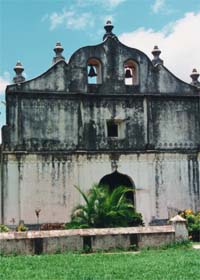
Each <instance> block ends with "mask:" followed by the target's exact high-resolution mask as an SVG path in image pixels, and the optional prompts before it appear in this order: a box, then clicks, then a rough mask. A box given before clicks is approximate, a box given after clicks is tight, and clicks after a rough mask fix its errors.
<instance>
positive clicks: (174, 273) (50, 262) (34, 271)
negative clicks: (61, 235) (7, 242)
mask: <svg viewBox="0 0 200 280" xmlns="http://www.w3.org/2000/svg"><path fill="white" fill-rule="evenodd" d="M0 279H1V280H4V279H5V280H9V279H15V280H18V279H20V280H23V279H26V280H28V279H31V280H36V279H37V280H38V279H40V280H43V279H48V280H54V279H55V280H60V279H62V280H63V279H67V280H74V279H77V280H97V279H98V280H100V279H101V280H104V279H106V280H108V279H110V280H111V279H112V280H117V279H119V280H123V279H126V280H128V279H134V280H140V279H141V280H146V279H148V280H158V279H162V280H168V279H170V280H194V279H195V280H197V279H198V280H199V279H200V250H194V249H191V248H188V247H182V248H167V249H165V250H144V251H141V252H140V253H138V254H134V253H128V254H126V253H116V254H103V253H101V254H100V253H99V254H88V255H83V254H72V253H68V254H56V255H41V256H9V257H4V256H1V257H0Z"/></svg>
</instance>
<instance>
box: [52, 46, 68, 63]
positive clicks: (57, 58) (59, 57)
mask: <svg viewBox="0 0 200 280" xmlns="http://www.w3.org/2000/svg"><path fill="white" fill-rule="evenodd" d="M53 50H54V52H55V54H56V56H55V57H54V58H53V64H55V63H57V62H58V61H60V60H65V58H64V56H62V52H63V51H64V49H63V47H62V45H61V43H60V42H57V43H56V46H55V48H54V49H53Z"/></svg>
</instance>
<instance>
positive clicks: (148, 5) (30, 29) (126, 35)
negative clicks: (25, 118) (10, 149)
mask: <svg viewBox="0 0 200 280" xmlns="http://www.w3.org/2000/svg"><path fill="white" fill-rule="evenodd" d="M108 19H110V20H112V22H113V24H114V26H115V28H114V30H113V32H114V33H115V34H116V35H117V36H118V38H119V39H120V41H122V42H123V43H124V44H126V45H128V46H131V47H134V48H137V49H140V50H142V51H144V52H145V53H146V54H147V55H148V56H149V57H150V58H151V57H152V56H151V51H152V49H153V47H154V45H158V46H159V48H160V49H161V50H162V54H161V58H162V59H163V60H164V64H165V66H166V67H167V68H168V69H169V70H170V71H172V72H173V73H174V74H175V75H176V76H178V77H179V78H181V79H182V80H184V81H186V82H190V77H189V75H190V74H191V71H192V69H193V68H197V70H198V71H200V35H199V26H200V0H0V102H1V101H2V100H4V98H5V94H4V92H5V87H6V85H7V84H9V83H11V81H12V78H13V76H14V72H13V67H14V66H15V64H16V62H17V61H18V60H19V61H21V62H22V64H23V66H24V68H25V71H24V72H25V76H26V79H32V78H34V77H36V76H38V75H40V74H41V73H43V72H44V71H46V70H47V69H48V68H49V67H50V66H51V62H52V58H53V56H54V53H53V48H54V46H55V43H56V42H57V41H60V42H61V43H62V45H63V47H64V53H63V54H64V56H65V58H66V60H68V59H69V58H70V56H71V55H72V54H73V52H75V51H76V50H77V49H78V48H80V47H83V46H86V45H95V44H98V43H100V42H101V41H102V36H103V34H104V29H103V26H104V24H105V22H106V20H108ZM0 113H1V114H0V126H2V125H3V124H4V123H5V105H4V104H3V103H2V102H1V103H0Z"/></svg>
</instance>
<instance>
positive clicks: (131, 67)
mask: <svg viewBox="0 0 200 280" xmlns="http://www.w3.org/2000/svg"><path fill="white" fill-rule="evenodd" d="M124 75H125V78H124V82H125V85H128V86H129V85H130V86H131V85H138V83H139V75H138V64H137V63H136V62H135V61H133V60H130V59H129V60H127V61H126V62H125V64H124Z"/></svg>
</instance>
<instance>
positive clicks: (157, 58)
mask: <svg viewBox="0 0 200 280" xmlns="http://www.w3.org/2000/svg"><path fill="white" fill-rule="evenodd" d="M151 53H152V54H153V56H154V58H153V59H152V63H153V65H154V66H155V65H157V64H163V60H162V59H161V58H160V54H161V50H160V49H159V48H158V46H154V48H153V51H152V52H151Z"/></svg>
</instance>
